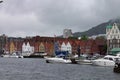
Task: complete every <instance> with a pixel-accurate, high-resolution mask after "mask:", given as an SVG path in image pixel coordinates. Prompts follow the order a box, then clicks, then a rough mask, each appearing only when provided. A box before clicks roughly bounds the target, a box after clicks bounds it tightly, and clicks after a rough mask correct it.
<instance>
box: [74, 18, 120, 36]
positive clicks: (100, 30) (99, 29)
mask: <svg viewBox="0 0 120 80" xmlns="http://www.w3.org/2000/svg"><path fill="white" fill-rule="evenodd" d="M113 23H118V24H120V18H116V19H111V20H109V21H108V22H104V23H101V24H99V25H97V26H95V27H92V28H91V29H89V30H87V31H84V32H75V33H73V36H74V37H80V36H82V35H87V36H93V35H99V34H106V26H108V25H112V24H113Z"/></svg>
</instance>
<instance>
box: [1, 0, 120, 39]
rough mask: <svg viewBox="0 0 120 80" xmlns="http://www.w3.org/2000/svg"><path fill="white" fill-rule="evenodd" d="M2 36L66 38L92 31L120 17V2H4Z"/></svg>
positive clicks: (81, 0) (63, 0)
mask: <svg viewBox="0 0 120 80" xmlns="http://www.w3.org/2000/svg"><path fill="white" fill-rule="evenodd" d="M3 1H4V2H3V3H1V4H0V34H6V35H8V36H18V37H25V36H35V35H39V36H54V35H57V36H58V35H62V34H63V29H66V28H68V29H72V32H82V31H85V30H88V29H90V28H92V27H94V26H96V25H98V24H100V23H102V22H106V21H108V20H109V19H112V18H116V17H119V16H120V0H3Z"/></svg>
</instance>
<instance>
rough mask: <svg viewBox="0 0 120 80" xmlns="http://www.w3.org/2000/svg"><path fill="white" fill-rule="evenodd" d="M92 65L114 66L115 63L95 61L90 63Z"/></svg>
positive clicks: (101, 60)
mask: <svg viewBox="0 0 120 80" xmlns="http://www.w3.org/2000/svg"><path fill="white" fill-rule="evenodd" d="M91 62H92V64H93V65H97V66H114V65H115V62H114V61H110V60H104V59H97V60H92V61H91Z"/></svg>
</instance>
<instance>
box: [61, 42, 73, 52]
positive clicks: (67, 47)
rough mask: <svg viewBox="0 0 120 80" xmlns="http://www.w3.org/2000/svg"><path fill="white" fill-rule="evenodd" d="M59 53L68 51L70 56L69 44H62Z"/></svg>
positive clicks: (70, 48) (70, 47)
mask: <svg viewBox="0 0 120 80" xmlns="http://www.w3.org/2000/svg"><path fill="white" fill-rule="evenodd" d="M61 51H68V52H69V53H70V54H71V53H72V46H71V44H70V43H69V42H68V43H67V44H65V43H64V42H63V43H62V45H61Z"/></svg>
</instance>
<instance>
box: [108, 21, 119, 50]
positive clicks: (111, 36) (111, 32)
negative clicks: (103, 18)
mask: <svg viewBox="0 0 120 80" xmlns="http://www.w3.org/2000/svg"><path fill="white" fill-rule="evenodd" d="M106 38H107V47H108V52H109V51H111V50H112V49H113V48H120V26H118V25H117V24H116V23H114V24H113V25H112V26H111V25H109V26H107V27H106Z"/></svg>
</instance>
